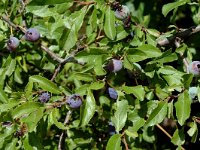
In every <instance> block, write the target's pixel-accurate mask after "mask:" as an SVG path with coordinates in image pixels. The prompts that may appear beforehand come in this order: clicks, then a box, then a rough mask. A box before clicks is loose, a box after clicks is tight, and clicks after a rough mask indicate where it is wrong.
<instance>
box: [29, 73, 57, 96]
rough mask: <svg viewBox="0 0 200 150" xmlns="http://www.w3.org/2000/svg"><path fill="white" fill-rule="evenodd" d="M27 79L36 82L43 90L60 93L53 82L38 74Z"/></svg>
mask: <svg viewBox="0 0 200 150" xmlns="http://www.w3.org/2000/svg"><path fill="white" fill-rule="evenodd" d="M29 81H31V82H36V83H38V85H39V86H40V87H41V88H42V89H43V90H46V91H49V92H51V93H55V94H60V93H61V92H60V90H59V88H58V87H57V86H56V84H55V83H53V82H52V81H50V80H48V79H47V78H44V77H42V76H39V75H35V76H31V77H30V78H29Z"/></svg>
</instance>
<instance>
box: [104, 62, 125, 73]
mask: <svg viewBox="0 0 200 150" xmlns="http://www.w3.org/2000/svg"><path fill="white" fill-rule="evenodd" d="M107 68H108V70H109V71H111V72H114V73H116V72H118V71H120V70H121V69H122V61H121V60H117V59H112V60H111V61H110V62H109V63H108V66H107Z"/></svg>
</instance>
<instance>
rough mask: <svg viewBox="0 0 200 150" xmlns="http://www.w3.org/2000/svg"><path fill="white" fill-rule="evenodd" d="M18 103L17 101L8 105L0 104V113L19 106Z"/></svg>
mask: <svg viewBox="0 0 200 150" xmlns="http://www.w3.org/2000/svg"><path fill="white" fill-rule="evenodd" d="M19 103H20V102H19V101H14V100H12V101H10V102H9V103H6V104H1V105H0V113H2V112H5V111H9V110H10V109H11V108H13V107H15V106H17V105H19Z"/></svg>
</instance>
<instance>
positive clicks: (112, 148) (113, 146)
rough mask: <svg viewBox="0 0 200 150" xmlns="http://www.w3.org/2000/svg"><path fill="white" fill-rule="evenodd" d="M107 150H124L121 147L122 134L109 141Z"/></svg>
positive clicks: (112, 137)
mask: <svg viewBox="0 0 200 150" xmlns="http://www.w3.org/2000/svg"><path fill="white" fill-rule="evenodd" d="M106 150H122V147H121V134H114V135H113V136H111V138H110V139H109V140H108V143H107V145H106Z"/></svg>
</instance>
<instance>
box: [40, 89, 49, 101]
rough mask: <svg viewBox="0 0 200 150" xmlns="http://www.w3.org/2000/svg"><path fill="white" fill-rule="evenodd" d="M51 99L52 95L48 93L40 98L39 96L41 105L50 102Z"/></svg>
mask: <svg viewBox="0 0 200 150" xmlns="http://www.w3.org/2000/svg"><path fill="white" fill-rule="evenodd" d="M49 99H50V94H49V93H48V92H43V93H42V94H41V95H40V96H39V100H40V102H41V103H46V102H48V101H49Z"/></svg>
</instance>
